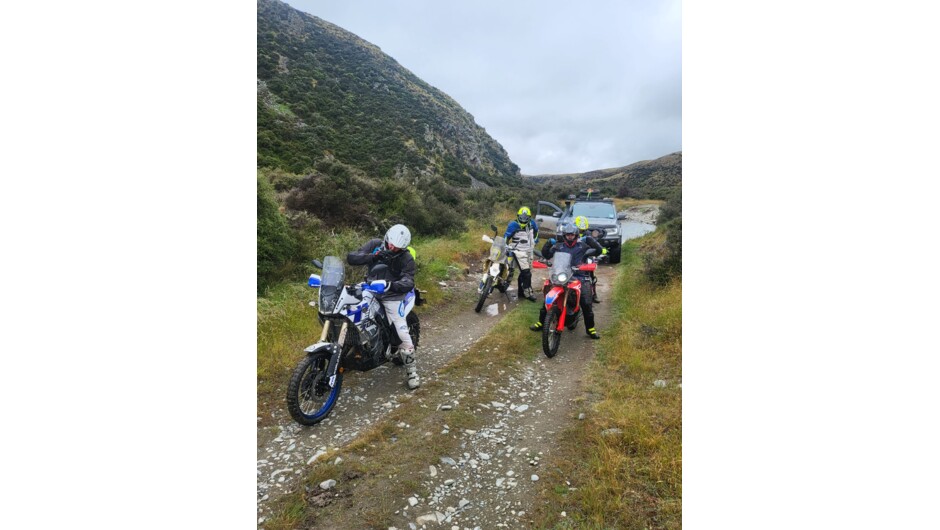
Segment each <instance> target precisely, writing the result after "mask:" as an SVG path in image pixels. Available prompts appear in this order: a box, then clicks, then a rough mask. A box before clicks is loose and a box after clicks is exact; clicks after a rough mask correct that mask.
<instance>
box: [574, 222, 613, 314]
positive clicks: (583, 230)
mask: <svg viewBox="0 0 940 530" xmlns="http://www.w3.org/2000/svg"><path fill="white" fill-rule="evenodd" d="M574 224H575V226H577V227H578V238H579V239H582V240H584V239H585V238H590V239H591V240H593V241H597V240H596V239H594V237H593V236H591V235H589V234H588V233H587V229H588V226H590V223H588V220H587V217H584V216H582V215H579V216H577V217H575V218H574ZM588 244H589V245H591V243H590V242H588ZM599 244H600V243H598V245H599ZM591 246H592V247H593V246H594V245H591ZM601 248H602V249H603V250H601V255H602V256H603V255H606V254H607V249H606V248H604V247H603V246H602V247H601ZM591 291H592V293H593V294H594V300H593V302H594V303H595V304H599V303H601V299H600V298H598V297H597V276H595V275H594V272H593V271H592V272H591Z"/></svg>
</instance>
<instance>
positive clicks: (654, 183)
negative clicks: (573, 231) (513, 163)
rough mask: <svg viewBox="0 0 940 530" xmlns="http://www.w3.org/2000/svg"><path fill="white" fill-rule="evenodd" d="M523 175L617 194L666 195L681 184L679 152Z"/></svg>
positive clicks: (543, 182)
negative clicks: (599, 166) (589, 167)
mask: <svg viewBox="0 0 940 530" xmlns="http://www.w3.org/2000/svg"><path fill="white" fill-rule="evenodd" d="M525 178H526V180H528V181H530V182H534V183H539V184H545V185H548V186H560V185H564V186H567V187H570V188H587V187H591V188H594V189H596V190H602V191H604V192H606V193H608V194H612V195H613V194H615V195H617V196H619V197H636V198H642V199H667V198H669V196H670V195H672V194H673V193H675V192H677V191H679V190H681V188H682V152H681V151H680V152H678V153H672V154H671V155H666V156H663V157H659V158H657V159H655V160H644V161H642V162H636V163H634V164H630V165H629V166H624V167H618V168H611V169H598V170H595V171H588V172H587V173H568V174H563V175H534V176H526V177H525Z"/></svg>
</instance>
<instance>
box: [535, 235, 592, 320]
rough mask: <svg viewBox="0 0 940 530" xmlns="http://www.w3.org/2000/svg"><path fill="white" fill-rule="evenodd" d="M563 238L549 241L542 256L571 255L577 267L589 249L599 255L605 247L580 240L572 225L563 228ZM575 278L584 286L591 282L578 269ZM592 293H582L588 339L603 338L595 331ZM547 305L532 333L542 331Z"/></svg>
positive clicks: (548, 257)
mask: <svg viewBox="0 0 940 530" xmlns="http://www.w3.org/2000/svg"><path fill="white" fill-rule="evenodd" d="M560 232H561V237H562V240H561V241H558V242H557V243H555V242H554V240H553V239H552V240H549V241H547V242H546V243H545V245H544V246H543V247H542V256H543V257H544V258H545V259H551V258H552V256H554V255H555V253H556V252H566V253H568V254H571V266H572V267H577V266H578V265H581V264H583V263H584V260H585V258H586V256H585V255H584V253H585V252H587V250H588V249H589V248H593V249H594V250H596V251H597V252H598V253H600V252H601V250H602V249H603V247H601V245H600V244H599V243H598V242H597V241H595V240H594V238H590V240H579V239H578V227H576V226H575V225H574V224H572V223H568V224H565V226H563V227H562V228H561V231H560ZM574 276H575V277H577V278H579V279H580V280H581V283H582V285H583V284H584V283H586V282H589V281H590V279H589V277H588V275H587V273H586V272H581V271H579V270H578V269H574ZM545 289H546V290H545V293H546V294H547V293H548V290H547V289H548V286H546V287H545ZM591 298H592V297H591V291H590V289H584V290H582V291H581V310H582V311H584V330H585V331H586V332H587V334H588V337H591V338H592V339H599V338H601V337H600V335H598V334H597V330H596V329H594V309H593V307H591ZM545 313H546V311H545V305H544V304H542V308H541V309H540V310H539V321H538V322H536V323H535V324H533V325H532V326H529V329H531V330H532V331H541V330H542V322H543V321H544V320H545Z"/></svg>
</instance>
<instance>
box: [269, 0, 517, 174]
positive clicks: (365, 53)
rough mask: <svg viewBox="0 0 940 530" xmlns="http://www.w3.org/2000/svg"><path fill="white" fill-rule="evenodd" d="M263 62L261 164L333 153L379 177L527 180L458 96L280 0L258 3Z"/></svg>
mask: <svg viewBox="0 0 940 530" xmlns="http://www.w3.org/2000/svg"><path fill="white" fill-rule="evenodd" d="M257 66H258V166H259V167H271V168H279V169H284V170H287V171H292V172H295V173H300V172H303V171H306V170H307V169H309V168H311V167H312V166H313V165H314V163H315V162H316V161H317V160H319V159H321V158H323V157H324V156H325V155H331V156H333V157H335V158H336V159H337V160H339V161H341V162H343V163H346V164H349V165H351V166H354V167H356V168H358V169H361V170H362V171H364V172H365V173H367V174H369V175H371V176H373V177H394V176H408V175H410V174H423V175H440V176H442V177H444V179H445V180H447V181H448V182H450V183H452V184H455V185H458V186H462V187H470V186H471V185H474V184H475V185H477V186H479V185H480V183H481V182H482V183H485V184H489V185H501V184H518V183H520V182H521V180H522V179H521V176H520V174H519V168H518V166H516V165H515V164H513V163H512V161H511V160H510V159H509V155H508V154H507V153H506V151H505V150H504V149H503V147H502V146H501V145H500V144H499V143H497V142H496V141H495V140H494V139H493V138H491V137H490V136H489V135H488V134H487V133H486V131H485V130H484V129H483V128H482V127H480V126H479V125H477V124H476V123H475V122H474V120H473V116H471V115H470V114H469V113H468V112H467V111H466V110H464V109H463V108H461V107H460V105H458V104H457V102H455V101H454V100H453V99H451V98H450V97H449V96H447V95H446V94H444V93H443V92H441V91H440V90H438V89H436V88H434V87H432V86H431V85H429V84H427V83H426V82H424V81H422V80H421V79H419V78H418V77H417V76H415V75H414V74H413V73H411V72H410V71H408V70H407V69H405V68H403V67H402V66H401V65H399V64H398V63H397V62H396V61H395V60H394V59H392V58H391V57H389V56H388V55H386V54H384V53H383V52H382V51H381V50H380V49H379V48H378V47H377V46H375V45H373V44H370V43H369V42H366V41H364V40H362V39H360V38H359V37H357V36H356V35H354V34H352V33H350V32H348V31H346V30H343V29H342V28H340V27H338V26H335V25H333V24H330V23H329V22H326V21H324V20H322V19H319V18H317V17H315V16H311V15H309V14H307V13H303V12H301V11H298V10H296V9H294V8H292V7H290V6H288V5H287V4H284V3H282V2H279V1H277V0H258V65H257ZM474 181H479V182H474Z"/></svg>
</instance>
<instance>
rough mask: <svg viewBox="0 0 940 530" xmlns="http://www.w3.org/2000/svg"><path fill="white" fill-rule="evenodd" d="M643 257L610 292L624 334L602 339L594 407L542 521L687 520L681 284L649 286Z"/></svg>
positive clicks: (557, 476) (551, 484) (553, 524)
mask: <svg viewBox="0 0 940 530" xmlns="http://www.w3.org/2000/svg"><path fill="white" fill-rule="evenodd" d="M638 261H639V260H636V259H634V260H631V262H630V263H625V265H626V266H627V267H629V269H628V270H627V271H624V272H625V274H621V275H620V277H619V280H618V282H617V284H616V285H615V288H614V289H615V293H616V295H615V296H614V297H612V300H616V303H617V307H616V310H615V311H616V313H618V314H619V318H617V319H616V320H617V325H616V327H615V328H614V329H612V330H611V333H612V334H615V335H617V336H619V337H622V338H623V340H620V341H618V342H605V343H602V344H601V345H600V350H599V353H598V356H597V358H596V360H595V362H594V363H593V365H592V367H591V376H590V381H589V383H588V387H589V388H591V391H592V394H591V397H590V399H589V402H590V407H589V412H588V413H587V418H586V419H585V420H584V422H583V423H582V424H580V425H579V426H578V427H577V428H576V429H572V430H570V431H568V432H566V433H565V434H564V435H563V438H562V447H563V451H562V454H561V456H560V457H559V458H558V459H557V460H555V461H554V462H553V463H552V465H551V466H549V469H552V471H551V472H550V473H548V474H547V476H546V477H545V478H546V481H545V485H546V489H545V490H543V495H542V497H543V499H542V500H544V501H545V502H544V504H543V503H539V505H540V506H541V508H540V509H539V511H538V513H537V517H538V518H537V525H536V526H537V527H539V528H597V529H601V528H604V529H606V528H629V529H659V528H680V527H681V525H682V390H681V387H680V386H678V385H679V384H681V382H682V285H681V283H680V282H678V281H677V282H674V283H672V284H670V285H668V286H666V287H665V288H661V289H655V288H652V287H650V286H648V285H646V284H644V283H643V281H642V279H641V272H640V265H639V264H638ZM657 380H664V381H666V386H665V387H664V388H659V387H657V386H655V385H654V382H655V381H657ZM609 429H619V430H620V432H612V431H608V430H609ZM605 431H607V434H604V432H605ZM562 511H565V512H566V515H567V517H565V518H561V517H560V516H559V514H560V513H561V512H562Z"/></svg>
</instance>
